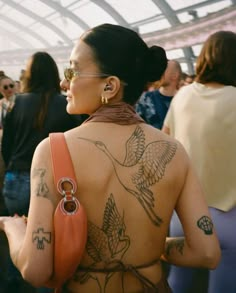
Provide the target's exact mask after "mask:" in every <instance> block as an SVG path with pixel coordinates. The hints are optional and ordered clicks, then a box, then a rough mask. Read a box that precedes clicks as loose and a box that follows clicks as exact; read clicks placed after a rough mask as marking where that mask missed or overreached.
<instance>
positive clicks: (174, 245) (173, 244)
mask: <svg viewBox="0 0 236 293" xmlns="http://www.w3.org/2000/svg"><path fill="white" fill-rule="evenodd" d="M173 249H175V250H177V251H178V252H179V253H180V254H181V255H183V250H184V239H175V240H172V241H170V242H169V243H168V244H167V247H166V254H167V255H168V256H169V255H170V254H171V251H172V250H173Z"/></svg>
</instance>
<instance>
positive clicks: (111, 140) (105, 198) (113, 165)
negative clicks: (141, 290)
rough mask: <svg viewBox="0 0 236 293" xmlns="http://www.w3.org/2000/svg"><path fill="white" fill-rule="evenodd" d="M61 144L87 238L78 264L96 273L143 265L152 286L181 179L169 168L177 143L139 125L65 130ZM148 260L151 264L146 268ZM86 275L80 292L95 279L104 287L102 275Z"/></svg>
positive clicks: (158, 273)
mask: <svg viewBox="0 0 236 293" xmlns="http://www.w3.org/2000/svg"><path fill="white" fill-rule="evenodd" d="M121 133H122V136H121V135H120V134H121ZM66 140H67V143H68V146H69V149H70V152H71V156H72V160H73V163H74V167H75V170H77V173H76V175H77V180H78V186H79V188H78V197H79V199H80V201H81V202H82V203H83V204H84V206H85V207H86V210H87V214H88V219H89V223H88V227H89V229H88V232H89V238H88V243H87V247H86V253H85V256H84V258H83V261H82V263H81V265H82V266H84V267H86V268H88V267H90V268H96V269H97V268H104V267H108V268H112V267H114V266H116V265H117V264H118V263H120V262H122V263H123V264H125V265H128V264H131V265H133V266H139V265H145V264H147V268H145V269H143V270H142V271H143V272H142V273H144V274H145V275H146V277H148V278H149V279H151V280H152V281H153V282H154V283H157V282H158V281H159V279H160V278H161V270H160V263H159V262H158V260H159V258H160V255H161V253H162V251H163V248H164V243H165V239H166V236H167V231H168V226H169V221H170V217H171V215H172V212H173V209H174V205H175V202H176V200H177V196H178V194H179V192H180V189H181V187H182V186H181V182H183V179H182V180H180V179H181V177H182V178H184V176H185V174H181V172H180V174H179V173H177V172H176V171H173V168H170V166H171V165H172V164H175V163H176V162H177V161H178V158H177V157H178V156H176V154H177V152H178V145H177V143H176V142H175V141H173V140H171V139H170V138H169V137H167V136H166V135H164V134H163V133H161V132H160V131H157V130H156V129H154V128H152V127H150V126H148V125H146V124H142V123H141V124H138V125H131V126H119V125H116V124H110V123H94V122H91V123H86V124H84V125H83V126H80V127H79V128H77V129H74V130H72V131H69V132H67V133H66ZM113 154H115V156H114V155H113ZM173 178H176V179H173ZM153 261H155V265H150V266H148V263H152V262H153ZM88 275H89V279H88V281H87V282H86V283H87V284H88V286H89V287H86V283H85V285H83V287H84V288H85V291H86V290H88V289H92V287H91V288H90V286H92V285H91V284H90V281H89V280H91V281H92V280H93V282H92V283H94V278H95V279H97V278H98V280H97V282H98V283H99V286H103V285H104V286H105V283H104V284H102V283H103V282H104V281H102V280H100V277H101V275H103V277H102V279H104V274H101V273H89V274H88ZM127 275H128V276H127V278H131V275H130V274H128V273H127ZM83 276H84V273H79V272H78V273H77V277H78V278H77V281H76V284H77V285H78V284H79V283H80V281H81V282H83ZM98 276H100V277H98ZM133 279H134V280H133V282H134V284H135V283H136V282H137V281H136V280H135V278H133ZM113 280H114V281H113ZM117 281H118V283H117ZM110 282H111V284H113V285H112V286H114V288H117V284H120V278H118V280H117V277H114V278H113V277H112V278H111V279H110V281H109V283H110ZM127 283H129V284H130V280H129V282H127ZM74 285H75V284H73V286H74ZM71 286H72V285H71ZM73 286H72V287H73ZM107 286H108V284H107ZM136 286H137V284H136ZM139 286H140V285H139ZM69 287H70V285H69ZM126 287H127V285H126ZM114 288H113V290H114V291H112V292H115V289H114ZM80 290H81V289H79V291H80ZM93 290H94V289H93ZM80 292H81V291H80ZM117 292H121V291H119V290H118V291H117Z"/></svg>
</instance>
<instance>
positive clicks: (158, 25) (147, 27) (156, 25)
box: [139, 19, 171, 34]
mask: <svg viewBox="0 0 236 293" xmlns="http://www.w3.org/2000/svg"><path fill="white" fill-rule="evenodd" d="M170 27H171V25H170V23H169V21H168V20H167V19H161V20H157V21H153V22H152V23H147V24H144V25H140V26H139V32H140V33H141V34H145V33H150V32H153V31H160V30H163V29H167V28H170Z"/></svg>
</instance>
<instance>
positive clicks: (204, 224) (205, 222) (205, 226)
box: [197, 216, 213, 235]
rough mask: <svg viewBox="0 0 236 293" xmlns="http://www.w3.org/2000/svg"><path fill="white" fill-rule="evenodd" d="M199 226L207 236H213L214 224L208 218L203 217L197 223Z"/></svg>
mask: <svg viewBox="0 0 236 293" xmlns="http://www.w3.org/2000/svg"><path fill="white" fill-rule="evenodd" d="M197 226H198V228H200V229H201V230H202V231H203V232H204V233H205V234H206V235H212V234H213V223H212V220H211V219H210V218H209V217H207V216H202V217H201V218H200V219H199V220H198V221H197Z"/></svg>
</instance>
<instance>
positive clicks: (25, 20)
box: [0, 5, 34, 26]
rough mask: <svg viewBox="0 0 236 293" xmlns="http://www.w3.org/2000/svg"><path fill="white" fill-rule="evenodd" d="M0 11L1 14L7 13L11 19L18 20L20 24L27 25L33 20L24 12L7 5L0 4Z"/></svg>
mask: <svg viewBox="0 0 236 293" xmlns="http://www.w3.org/2000/svg"><path fill="white" fill-rule="evenodd" d="M0 13H1V14H3V15H7V17H9V18H10V19H12V20H15V21H18V22H19V23H20V24H22V25H25V26H28V25H29V24H30V23H32V22H33V21H34V20H33V19H32V18H31V17H29V16H27V15H25V14H24V13H21V12H20V11H18V10H15V9H12V8H10V7H9V6H6V5H4V6H2V7H1V9H0Z"/></svg>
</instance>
